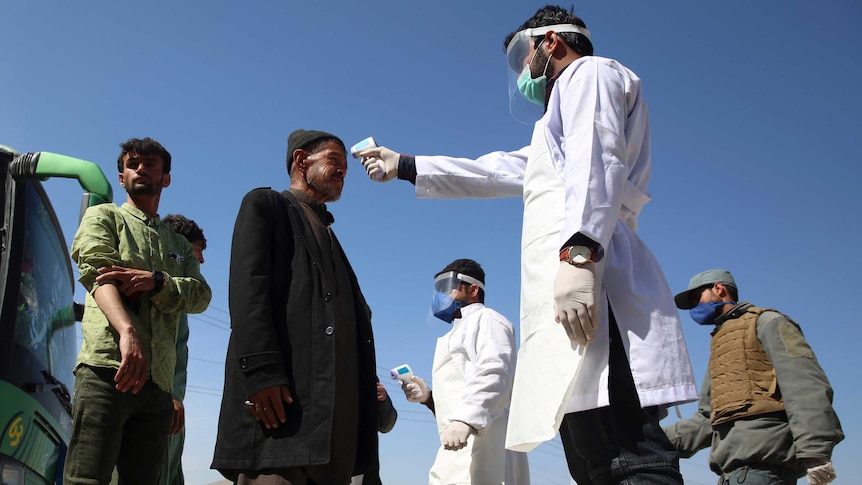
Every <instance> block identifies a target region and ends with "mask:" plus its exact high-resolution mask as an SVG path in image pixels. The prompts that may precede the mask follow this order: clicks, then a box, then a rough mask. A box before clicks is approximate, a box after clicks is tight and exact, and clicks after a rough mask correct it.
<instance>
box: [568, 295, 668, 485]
mask: <svg viewBox="0 0 862 485" xmlns="http://www.w3.org/2000/svg"><path fill="white" fill-rule="evenodd" d="M608 313H609V314H610V315H609V318H608V320H609V323H610V329H609V332H610V355H609V366H610V373H609V377H608V388H609V389H608V394H609V400H610V406H608V407H603V408H598V409H590V410H587V411H579V412H574V413H569V414H566V415H565V416H564V417H563V423H562V425H561V426H560V437H561V438H562V442H563V450H564V451H565V453H566V461H567V462H568V465H569V473H571V475H572V478H574V479H575V481H576V482H578V485H610V484H626V485H653V484H655V485H659V484H662V485H664V484H682V483H683V480H682V475H681V474H680V472H679V453H677V451H676V449H675V448H674V447H673V445H672V444H671V442H670V440H668V439H667V436H666V435H665V434H664V431H662V429H661V426H660V425H659V420H660V419H661V418H662V414H663V412H664V409H663V408H662V407H659V406H653V407H648V408H645V409H641V404H640V399H639V398H638V395H637V389H636V388H635V384H634V379H632V371H631V367H630V366H629V362H628V359H627V358H626V352H625V348H624V347H623V343H622V340H621V338H620V332H619V329H618V328H617V322H616V319H615V318H614V314H613V312H612V311H610V305H609V306H608Z"/></svg>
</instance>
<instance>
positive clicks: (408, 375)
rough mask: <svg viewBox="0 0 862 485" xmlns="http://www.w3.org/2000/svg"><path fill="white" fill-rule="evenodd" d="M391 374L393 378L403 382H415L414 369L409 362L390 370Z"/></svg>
mask: <svg viewBox="0 0 862 485" xmlns="http://www.w3.org/2000/svg"><path fill="white" fill-rule="evenodd" d="M389 375H390V376H391V377H392V378H393V379H397V380H399V381H401V382H413V369H411V368H410V366H409V365H407V364H401V365H399V366H398V367H396V368H394V369H392V370H391V371H389Z"/></svg>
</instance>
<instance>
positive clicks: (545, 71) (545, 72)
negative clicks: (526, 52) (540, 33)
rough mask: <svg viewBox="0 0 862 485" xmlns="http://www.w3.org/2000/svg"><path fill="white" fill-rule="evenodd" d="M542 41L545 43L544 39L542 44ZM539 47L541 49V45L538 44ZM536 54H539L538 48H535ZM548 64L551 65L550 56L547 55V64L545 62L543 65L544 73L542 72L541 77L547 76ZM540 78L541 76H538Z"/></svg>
mask: <svg viewBox="0 0 862 485" xmlns="http://www.w3.org/2000/svg"><path fill="white" fill-rule="evenodd" d="M544 41H545V40H544V39H542V42H544ZM539 47H542V45H541V44H539ZM536 52H539V49H538V48H536ZM533 56H535V54H533ZM550 64H551V56H550V55H549V56H548V62H546V63H545V70H544V71H542V76H546V75H547V74H548V65H550ZM540 77H541V76H540Z"/></svg>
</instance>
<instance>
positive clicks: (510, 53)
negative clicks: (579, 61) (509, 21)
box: [506, 24, 590, 124]
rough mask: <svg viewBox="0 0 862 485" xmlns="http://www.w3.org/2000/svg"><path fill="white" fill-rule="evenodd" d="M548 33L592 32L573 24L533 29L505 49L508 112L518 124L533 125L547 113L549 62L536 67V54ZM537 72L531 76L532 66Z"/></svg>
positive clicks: (525, 31)
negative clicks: (546, 87)
mask: <svg viewBox="0 0 862 485" xmlns="http://www.w3.org/2000/svg"><path fill="white" fill-rule="evenodd" d="M548 32H558V33H563V32H576V33H578V34H581V35H584V36H586V38H587V39H589V38H590V31H589V30H587V29H585V28H583V27H578V26H577V25H573V24H558V25H548V26H545V27H537V28H534V29H524V30H522V31H520V32H518V33H517V34H515V36H514V37H512V40H510V41H509V45H508V46H507V47H506V62H507V63H508V67H509V68H508V69H507V73H508V79H509V81H508V85H509V112H510V113H511V114H512V117H513V118H515V120H516V121H518V122H520V123H525V124H533V123H535V122H536V120H538V119H539V118H541V117H542V114H544V112H545V83H546V81H547V80H546V79H545V75H546V74H547V71H548V63H549V60H546V61H545V62H543V63H542V65H538V64H536V62H535V61H536V57H539V56H537V54H536V52H537V50H538V49H541V48H542V46H541V44H540V43H544V42H543V41H542V39H538V37H542V36H544V35H545V34H547V33H548ZM531 65H532V67H533V71H537V72H538V76H537V77H536V78H533V77H532V73H531V72H530V66H531Z"/></svg>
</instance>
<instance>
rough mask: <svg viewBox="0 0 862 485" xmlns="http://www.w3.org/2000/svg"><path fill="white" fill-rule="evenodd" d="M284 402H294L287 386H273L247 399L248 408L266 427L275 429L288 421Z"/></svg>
mask: <svg viewBox="0 0 862 485" xmlns="http://www.w3.org/2000/svg"><path fill="white" fill-rule="evenodd" d="M284 403H288V404H293V397H291V395H290V390H289V389H288V388H287V386H285V385H281V386H271V387H267V388H266V389H263V390H260V391H257V392H256V393H254V394H252V395H251V397H249V398H248V401H246V409H248V412H250V413H251V415H252V416H254V419H256V420H258V421H260V422H261V423H263V425H264V426H266V429H275V428H278V426H279V424H280V423H285V422H287V414H286V413H285V412H284Z"/></svg>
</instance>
